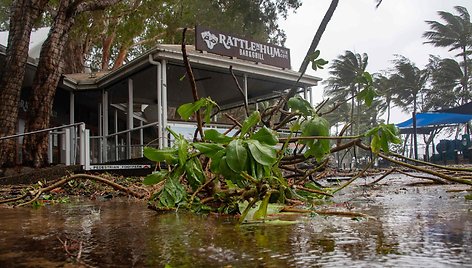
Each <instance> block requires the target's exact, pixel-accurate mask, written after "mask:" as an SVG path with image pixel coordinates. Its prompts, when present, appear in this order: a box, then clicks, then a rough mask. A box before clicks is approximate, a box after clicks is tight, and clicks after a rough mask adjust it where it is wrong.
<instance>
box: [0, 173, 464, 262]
mask: <svg viewBox="0 0 472 268" xmlns="http://www.w3.org/2000/svg"><path fill="white" fill-rule="evenodd" d="M386 183H387V184H388V185H382V186H379V187H376V188H374V189H371V188H368V189H366V188H364V187H360V186H355V187H350V189H349V190H348V191H346V192H344V193H341V194H340V195H338V196H337V197H336V198H335V199H336V201H338V202H343V203H342V205H341V206H340V205H339V204H338V205H334V204H327V205H325V206H326V208H328V209H331V210H334V209H351V210H352V211H359V212H363V213H366V214H369V215H371V216H373V217H375V219H351V218H341V217H324V216H309V217H307V216H303V217H302V216H291V217H290V219H291V220H295V219H296V220H298V222H296V223H295V224H290V225H264V226H263V225H243V226H240V227H237V226H236V225H235V224H234V222H233V221H232V220H231V219H227V218H218V217H209V216H195V215H192V214H188V213H184V212H179V213H177V214H176V213H166V214H156V213H155V212H153V211H150V210H148V209H147V208H146V206H145V204H144V203H141V202H136V201H132V200H128V199H115V200H111V201H88V200H76V201H73V202H71V203H68V204H61V205H55V206H46V207H42V208H39V209H31V208H17V209H7V208H0V217H1V218H0V267H62V266H64V265H70V264H73V263H74V260H73V259H74V256H75V254H77V253H78V252H79V250H78V249H79V248H80V246H79V245H80V242H81V243H82V249H81V250H80V252H81V258H80V260H81V261H82V263H85V264H86V265H89V266H95V267H142V266H145V267H164V265H166V264H170V265H171V266H172V267H225V266H232V267H318V266H319V267H344V266H356V267H393V266H395V267H409V266H415V267H472V201H467V200H465V199H464V195H466V194H467V192H465V191H463V192H447V191H446V190H451V189H456V190H457V189H466V187H464V186H453V187H448V188H447V189H445V188H444V187H442V186H406V185H405V183H404V182H401V181H398V182H396V181H395V180H390V181H388V182H386ZM469 193H470V192H469ZM59 239H61V240H62V241H65V240H67V241H68V245H70V246H69V251H70V252H71V253H72V254H73V255H74V256H67V254H66V252H65V250H64V246H63V244H62V243H61V242H60V241H59Z"/></svg>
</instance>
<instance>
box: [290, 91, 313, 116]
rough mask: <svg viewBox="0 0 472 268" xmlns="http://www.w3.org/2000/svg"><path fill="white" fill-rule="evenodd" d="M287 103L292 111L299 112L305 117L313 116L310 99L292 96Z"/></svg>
mask: <svg viewBox="0 0 472 268" xmlns="http://www.w3.org/2000/svg"><path fill="white" fill-rule="evenodd" d="M287 105H288V107H289V108H290V109H292V112H299V113H301V114H302V115H304V116H305V117H306V116H311V115H313V113H314V110H313V107H311V104H310V103H309V102H308V101H306V100H304V99H302V97H300V96H295V97H292V98H290V99H289V100H288V102H287Z"/></svg>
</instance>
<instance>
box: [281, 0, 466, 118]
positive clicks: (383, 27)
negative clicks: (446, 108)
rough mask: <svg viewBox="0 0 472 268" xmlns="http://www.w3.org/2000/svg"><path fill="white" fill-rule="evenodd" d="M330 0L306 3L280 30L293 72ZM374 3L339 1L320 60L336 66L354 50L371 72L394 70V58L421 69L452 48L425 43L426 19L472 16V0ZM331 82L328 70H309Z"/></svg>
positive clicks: (371, 0) (319, 90)
mask: <svg viewBox="0 0 472 268" xmlns="http://www.w3.org/2000/svg"><path fill="white" fill-rule="evenodd" d="M330 3H331V0H304V1H303V5H302V6H301V7H300V8H299V9H298V10H297V12H296V13H295V14H290V15H289V17H288V18H287V20H286V21H281V22H280V25H281V27H282V29H284V30H285V31H286V33H287V42H286V43H285V46H286V47H287V48H290V50H291V62H292V68H293V69H294V70H298V68H299V66H300V64H301V62H302V60H303V57H304V56H305V54H306V51H307V49H308V47H309V45H310V43H311V40H312V38H313V35H314V34H315V32H316V30H317V29H318V26H319V24H320V22H321V20H322V19H323V16H324V14H325V12H326V10H327V9H328V7H329V4H330ZM375 3H376V2H375V1H374V0H340V1H339V4H338V7H337V9H336V10H335V12H334V15H333V17H332V18H331V21H330V22H329V24H328V26H327V28H326V31H325V32H324V34H323V36H322V38H321V42H320V44H319V45H318V49H319V50H320V51H321V57H322V58H324V59H326V60H328V61H331V60H332V59H335V58H337V56H339V55H341V54H343V53H344V51H345V50H351V51H353V52H356V53H367V54H368V56H369V64H368V66H367V71H369V72H371V73H375V72H379V71H382V70H386V69H388V68H391V67H392V63H391V61H392V59H394V54H400V55H403V56H405V57H407V58H409V59H410V60H412V61H413V62H414V63H416V65H417V66H418V67H420V68H422V67H424V65H425V64H426V63H427V62H428V58H429V54H434V55H440V56H442V57H451V56H453V55H454V53H452V54H451V53H448V52H447V49H444V48H435V47H433V46H431V45H428V44H423V42H424V41H425V39H423V38H422V34H423V32H425V31H426V30H428V29H429V27H428V25H427V24H426V23H425V20H437V21H440V18H439V16H438V14H437V11H440V10H442V11H448V12H452V13H455V11H454V9H453V8H454V6H458V5H460V6H464V7H466V8H467V9H468V10H469V13H471V14H472V0H383V2H382V4H381V5H380V7H379V8H378V9H376V8H375ZM308 73H309V74H311V75H315V76H318V77H321V78H323V79H326V78H327V77H328V73H327V70H322V71H317V72H314V71H311V70H310V71H309V72H308ZM314 91H315V92H316V93H315V102H316V103H317V102H319V101H320V100H321V98H322V97H321V96H322V91H323V86H322V85H321V86H318V87H315V88H314ZM407 118H409V115H406V114H401V115H400V114H399V113H396V114H395V115H394V116H393V118H392V123H399V122H400V121H403V120H405V119H407Z"/></svg>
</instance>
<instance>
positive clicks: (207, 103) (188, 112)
mask: <svg viewBox="0 0 472 268" xmlns="http://www.w3.org/2000/svg"><path fill="white" fill-rule="evenodd" d="M216 106H218V105H217V104H216V103H215V102H214V101H213V100H212V99H211V98H210V97H207V98H202V99H199V100H198V101H196V102H192V103H185V104H182V105H181V106H180V107H179V108H178V109H177V113H178V114H179V115H180V117H182V119H183V120H189V119H190V117H191V116H192V115H193V114H194V113H196V112H197V111H198V110H200V109H202V108H204V115H205V116H204V119H205V123H207V124H208V123H210V119H211V118H210V117H211V112H212V111H213V108H214V107H216Z"/></svg>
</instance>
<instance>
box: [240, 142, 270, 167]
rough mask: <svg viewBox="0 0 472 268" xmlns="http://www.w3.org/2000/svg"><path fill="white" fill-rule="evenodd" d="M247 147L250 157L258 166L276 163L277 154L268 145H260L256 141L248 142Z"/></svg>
mask: <svg viewBox="0 0 472 268" xmlns="http://www.w3.org/2000/svg"><path fill="white" fill-rule="evenodd" d="M247 145H248V148H249V151H250V152H251V155H252V157H253V158H254V160H256V161H257V162H258V163H259V164H261V165H264V166H272V165H273V164H274V163H275V162H276V161H277V152H276V150H275V149H274V148H273V147H271V146H270V145H267V144H263V143H260V142H259V141H257V140H248V141H247Z"/></svg>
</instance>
